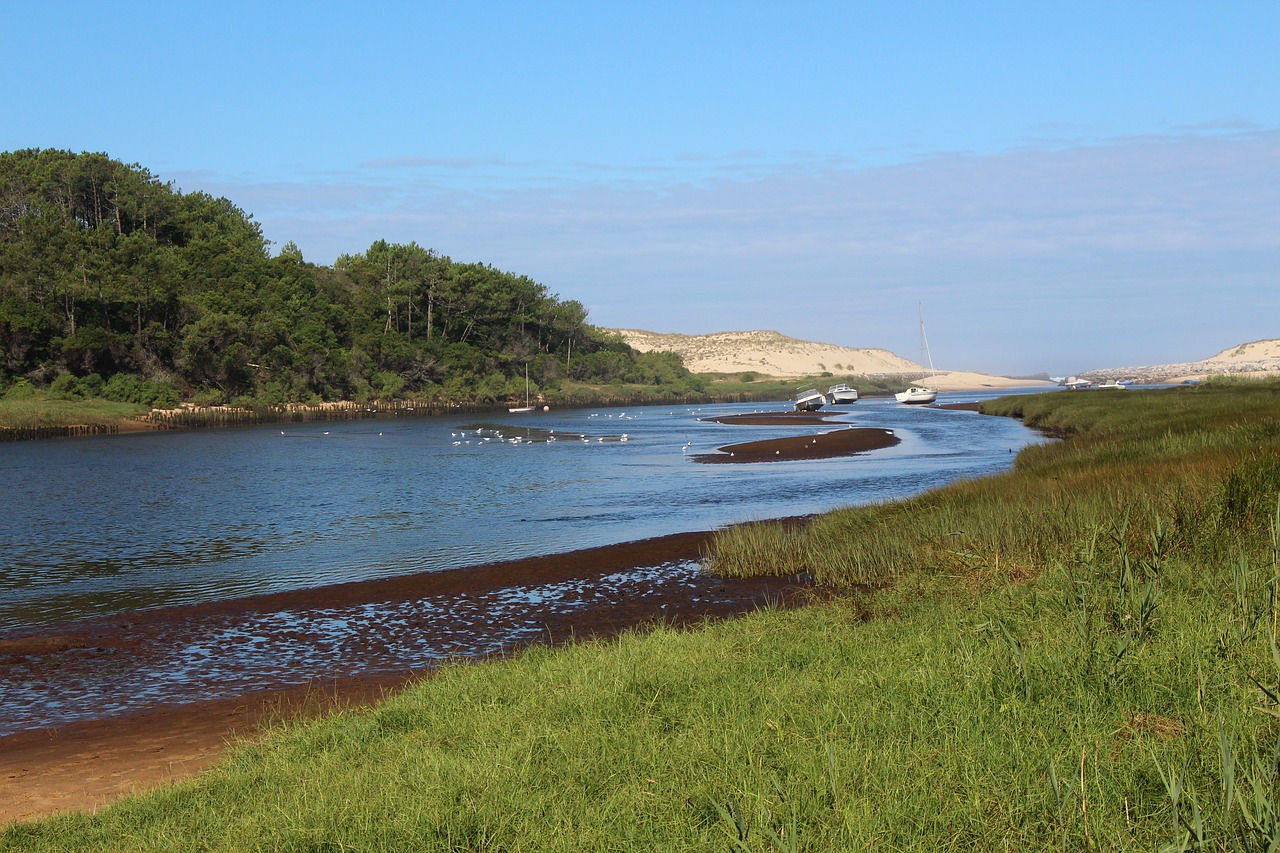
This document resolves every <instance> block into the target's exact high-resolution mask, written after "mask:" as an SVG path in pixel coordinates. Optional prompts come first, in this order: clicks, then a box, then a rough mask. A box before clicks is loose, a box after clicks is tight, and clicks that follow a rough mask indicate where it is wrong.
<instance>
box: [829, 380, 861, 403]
mask: <svg viewBox="0 0 1280 853" xmlns="http://www.w3.org/2000/svg"><path fill="white" fill-rule="evenodd" d="M827 400H828V402H830V403H831V405H833V406H835V405H838V404H840V403H856V402H858V389H857V388H850V387H849V386H848V385H846V384H845V383H843V382H841V383H840V384H839V385H832V386H831V387H830V388H828V389H827Z"/></svg>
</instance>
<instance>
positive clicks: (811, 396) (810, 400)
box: [791, 388, 827, 412]
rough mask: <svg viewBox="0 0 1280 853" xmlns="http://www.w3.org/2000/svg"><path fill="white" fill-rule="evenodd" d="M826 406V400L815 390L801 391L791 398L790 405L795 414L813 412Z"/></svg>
mask: <svg viewBox="0 0 1280 853" xmlns="http://www.w3.org/2000/svg"><path fill="white" fill-rule="evenodd" d="M826 404H827V398H826V397H825V396H824V395H823V393H822V392H821V391H819V390H818V389H817V388H810V389H809V390H808V391H801V392H800V393H799V394H797V395H795V396H794V397H792V398H791V405H792V406H794V407H795V410H796V411H797V412H814V411H817V410H818V409H821V408H822V407H823V406H825V405H826Z"/></svg>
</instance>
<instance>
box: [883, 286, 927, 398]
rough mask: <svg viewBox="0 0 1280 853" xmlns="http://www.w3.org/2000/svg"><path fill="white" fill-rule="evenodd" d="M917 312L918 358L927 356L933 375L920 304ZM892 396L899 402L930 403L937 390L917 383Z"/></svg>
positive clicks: (922, 310)
mask: <svg viewBox="0 0 1280 853" xmlns="http://www.w3.org/2000/svg"><path fill="white" fill-rule="evenodd" d="M918 313H919V315H920V360H921V361H924V359H925V357H926V356H928V359H929V376H933V374H934V372H935V371H934V369H933V353H931V352H929V339H928V338H926V337H925V335H924V306H920V307H919V308H918ZM893 397H894V399H895V400H897V401H898V402H899V403H906V404H908V405H919V404H921V403H932V402H933V401H934V400H937V399H938V392H937V390H935V389H933V388H930V387H929V386H927V385H925V384H923V383H921V384H919V385H912V386H911V387H910V388H908V389H907V390H905V391H899V392H898V393H897V394H894V395H893Z"/></svg>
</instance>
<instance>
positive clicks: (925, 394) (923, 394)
mask: <svg viewBox="0 0 1280 853" xmlns="http://www.w3.org/2000/svg"><path fill="white" fill-rule="evenodd" d="M893 396H894V399H896V400H897V401H898V402H899V403H906V404H908V405H918V404H921V403H932V402H934V401H935V400H937V399H938V392H937V391H935V390H934V389H933V388H926V387H925V386H923V385H912V386H911V387H910V388H908V389H907V390H905V391H899V392H898V393H897V394H894V395H893Z"/></svg>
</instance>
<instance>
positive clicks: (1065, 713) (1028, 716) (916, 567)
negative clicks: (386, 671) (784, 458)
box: [0, 388, 1280, 851]
mask: <svg viewBox="0 0 1280 853" xmlns="http://www.w3.org/2000/svg"><path fill="white" fill-rule="evenodd" d="M1201 390H1206V389H1197V390H1196V392H1195V393H1197V394H1198V393H1199V392H1200V391H1201ZM1208 390H1212V389H1208ZM1232 390H1234V389H1232ZM1129 393H1131V392H1125V394H1129ZM1215 393H1216V392H1215ZM1253 393H1254V391H1253V389H1252V388H1249V389H1246V390H1244V391H1243V392H1242V396H1244V397H1250V399H1248V400H1240V401H1237V402H1238V405H1236V404H1231V403H1229V402H1228V403H1222V402H1221V401H1211V402H1213V409H1212V410H1211V411H1208V412H1206V413H1205V415H1204V416H1205V418H1206V420H1207V421H1208V423H1206V425H1205V427H1204V429H1203V430H1201V429H1200V428H1199V427H1197V426H1196V418H1195V417H1192V416H1187V417H1185V418H1184V421H1183V426H1182V427H1179V428H1178V429H1177V430H1172V433H1173V434H1172V435H1166V433H1168V432H1170V430H1168V429H1166V426H1167V425H1168V423H1169V421H1170V420H1171V418H1161V417H1158V415H1159V413H1160V412H1161V411H1163V408H1162V407H1167V408H1168V409H1169V410H1170V411H1177V412H1181V410H1182V409H1183V408H1184V407H1185V406H1187V405H1190V403H1188V401H1187V398H1185V397H1183V396H1182V395H1181V394H1178V395H1172V394H1170V395H1168V396H1163V397H1155V398H1153V400H1152V401H1144V400H1140V399H1137V400H1135V402H1129V399H1130V398H1127V397H1126V398H1125V400H1124V401H1123V402H1120V403H1119V405H1120V406H1122V407H1123V406H1130V405H1134V406H1138V407H1142V408H1143V410H1144V415H1143V417H1134V416H1133V414H1132V413H1131V412H1125V411H1119V412H1118V413H1116V418H1117V419H1116V421H1115V423H1121V422H1127V423H1128V425H1127V426H1125V427H1124V428H1123V429H1121V428H1119V427H1108V426H1107V425H1106V424H1103V423H1096V422H1095V420H1096V419H1100V418H1106V417H1108V416H1109V414H1108V412H1106V411H1103V410H1098V409H1093V410H1089V411H1074V412H1073V411H1056V412H1048V414H1051V415H1052V417H1053V418H1055V419H1056V420H1057V421H1058V422H1059V423H1060V424H1063V429H1064V431H1065V432H1066V433H1068V434H1071V435H1073V436H1076V437H1073V438H1072V439H1071V440H1070V441H1067V442H1064V443H1061V444H1057V445H1054V446H1053V447H1051V448H1035V449H1034V450H1035V453H1034V454H1031V456H1032V457H1033V458H1032V459H1030V460H1028V459H1026V458H1020V459H1019V463H1018V465H1017V467H1016V468H1015V470H1014V471H1013V472H1010V473H1009V474H1007V475H1004V476H1002V477H997V478H993V479H991V480H984V481H979V482H972V483H963V484H958V485H956V486H954V487H952V488H949V489H945V490H942V491H941V492H935V493H930V494H928V495H924V496H921V497H919V498H917V499H915V500H912V501H907V502H903V503H900V504H892V505H879V506H873V507H867V508H863V509H858V510H848V511H842V512H839V513H833V514H831V515H828V516H823V517H821V518H819V519H817V520H815V521H814V523H812V524H810V525H808V526H807V527H805V528H802V529H788V528H786V527H785V526H783V525H772V524H760V525H752V526H750V528H749V529H748V530H745V531H741V532H739V531H734V532H727V533H726V534H725V537H723V538H724V540H725V541H726V542H729V543H730V550H732V549H734V548H736V549H737V552H736V553H737V556H736V559H737V560H738V564H737V565H738V567H739V568H740V569H741V570H743V571H744V572H745V571H747V570H749V569H750V567H751V565H752V563H753V562H754V564H755V566H756V570H757V571H759V570H766V571H767V570H775V569H777V570H783V571H786V572H790V571H792V570H794V569H795V567H796V566H797V565H800V564H801V561H804V564H806V565H812V566H813V567H814V568H816V569H817V570H819V571H822V572H824V573H825V577H826V579H827V581H828V582H831V583H840V584H844V585H846V586H847V587H848V588H849V589H851V590H853V592H852V593H851V594H849V595H845V596H840V597H836V598H834V599H830V600H823V601H821V602H818V603H814V604H812V605H811V606H809V607H806V608H803V609H799V610H783V609H766V610H763V611H760V612H757V613H755V614H752V615H750V616H748V617H744V618H742V619H737V620H733V621H729V622H723V623H716V624H710V625H707V626H704V627H702V628H700V629H697V630H677V629H675V628H671V627H658V628H656V629H653V630H649V631H645V632H633V633H629V634H626V635H623V636H622V637H619V638H616V639H613V640H610V641H607V642H606V641H601V642H591V643H583V644H580V645H575V646H570V647H566V648H560V649H554V650H553V649H548V648H532V649H529V650H528V651H526V652H525V653H523V654H521V655H519V656H517V657H516V658H515V659H514V660H511V661H507V662H502V663H497V664H483V665H458V666H453V667H450V668H447V669H445V670H444V671H442V672H441V673H440V675H439V677H436V678H433V679H430V680H427V681H424V682H423V683H421V684H420V685H418V686H416V687H415V688H413V689H411V690H408V691H406V692H404V693H402V694H400V695H397V696H395V697H394V698H392V699H390V700H388V701H387V702H385V703H383V704H382V705H381V706H379V707H378V708H376V709H374V710H371V711H363V712H355V711H351V712H344V713H341V714H337V715H334V716H332V717H329V718H326V719H321V720H310V721H304V722H299V723H296V724H291V725H284V726H281V727H280V728H279V729H277V730H275V731H273V732H271V733H270V735H269V736H268V737H266V738H264V739H263V740H261V741H260V742H257V743H253V744H245V745H243V746H241V747H240V748H239V749H237V750H236V751H235V753H234V754H233V755H232V756H231V757H230V758H229V759H227V760H226V761H224V762H223V763H222V764H221V765H220V766H219V767H218V768H217V769H215V770H213V771H211V772H209V773H207V774H206V775H204V776H202V777H200V778H198V779H196V780H193V781H189V782H186V783H183V784H181V785H177V786H174V787H171V788H167V789H165V790H162V791H158V792H154V793H151V794H147V795H145V796H140V797H136V798H133V799H130V800H127V801H124V802H122V803H120V804H118V805H116V806H114V807H112V808H109V809H105V810H103V811H102V812H100V813H98V814H96V815H79V816H72V817H65V818H59V819H55V820H49V821H44V822H41V823H39V824H34V825H30V826H21V827H15V828H12V829H9V830H8V831H7V832H5V833H3V834H0V847H5V848H6V849H7V848H13V849H18V850H28V849H31V850H65V849H80V850H92V849H106V850H115V849H143V850H147V849H153V850H169V849H209V850H321V849H334V850H337V849H345V850H410V849H412V850H538V851H542V850H548V851H560V850H564V851H568V850H574V851H580V850H672V849H678V850H707V851H712V850H714V851H725V850H738V851H772V850H817V851H827V850H857V849H868V848H870V849H889V850H931V851H932V850H974V849H983V850H987V849H1011V850H1027V849H1063V850H1117V849H1142V850H1163V849H1169V850H1182V849H1214V850H1256V849H1268V847H1270V846H1272V845H1273V843H1274V841H1275V839H1276V837H1277V833H1278V832H1280V829H1278V827H1280V818H1278V817H1277V812H1278V804H1280V790H1278V788H1280V779H1278V778H1277V766H1278V765H1280V638H1277V622H1278V618H1277V603H1276V602H1277V590H1278V588H1280V498H1278V496H1277V494H1275V493H1272V494H1270V495H1269V496H1268V495H1266V494H1265V492H1267V490H1269V489H1270V485H1271V482H1272V481H1271V479H1270V475H1269V474H1265V473H1258V474H1257V475H1256V476H1255V475H1254V473H1253V471H1254V470H1255V467H1251V466H1255V463H1256V462H1257V461H1258V460H1261V461H1262V462H1263V463H1264V465H1263V466H1262V468H1265V463H1266V461H1267V460H1269V459H1272V458H1273V457H1274V454H1275V453H1276V447H1275V444H1274V441H1272V442H1271V443H1270V444H1267V443H1266V442H1258V441H1257V440H1256V437H1257V435H1259V432H1258V431H1257V430H1256V429H1255V428H1256V427H1259V426H1260V425H1261V424H1262V423H1263V422H1262V420H1261V419H1263V418H1268V417H1269V418H1275V417H1276V414H1277V412H1276V410H1275V405H1276V404H1275V402H1274V400H1275V395H1273V396H1272V397H1271V398H1270V399H1271V400H1272V402H1270V403H1267V404H1265V405H1263V404H1260V403H1258V401H1257V400H1254V399H1252V397H1251V395H1252V394H1253ZM1052 396H1053V397H1055V398H1057V399H1058V400H1059V402H1060V403H1061V404H1062V405H1063V406H1065V407H1068V408H1069V407H1072V406H1077V405H1081V406H1094V405H1096V404H1095V402H1094V401H1090V400H1086V401H1084V402H1082V403H1075V402H1073V395H1068V394H1056V395H1052ZM1117 396H1118V395H1111V396H1110V397H1109V399H1117ZM1135 398H1136V395H1135ZM1195 399H1199V398H1195ZM1192 402H1194V400H1193V401H1192ZM1019 405H1024V406H1025V405H1030V406H1036V407H1039V406H1042V405H1044V404H1042V403H1041V402H1039V401H1023V402H1021V403H1019ZM1227 409H1233V410H1234V411H1235V413H1236V414H1235V420H1232V418H1231V416H1229V415H1228V414H1227ZM1046 411H1047V410H1046ZM1215 413H1216V414H1215ZM1251 419H1257V420H1254V421H1253V422H1252V424H1251ZM1144 423H1145V424H1147V426H1146V429H1147V432H1146V433H1143V431H1142V430H1143V428H1144V427H1143V424H1144ZM1235 426H1239V427H1240V428H1239V429H1233V427H1235ZM1220 433H1227V434H1228V437H1224V436H1223V435H1221V434H1220ZM1262 434H1265V429H1263V430H1262ZM1230 436H1235V437H1230ZM1241 436H1247V437H1248V438H1247V439H1241ZM1153 442H1154V443H1160V442H1163V443H1164V444H1163V445H1162V446H1164V447H1166V448H1168V447H1170V446H1178V447H1181V448H1182V450H1181V451H1179V452H1178V453H1177V454H1172V455H1170V456H1168V457H1167V458H1165V459H1164V460H1163V464H1162V460H1161V459H1160V457H1159V454H1157V453H1156V452H1155V450H1154V449H1153V447H1151V446H1148V444H1149V443H1153ZM1126 444H1136V446H1135V447H1131V448H1130V447H1125V446H1124V445H1126ZM1085 445H1088V446H1085ZM1100 459H1104V460H1106V461H1101V462H1100V461H1099V460H1100ZM1250 460H1253V461H1250ZM1262 468H1257V469H1256V470H1258V471H1261V470H1262ZM1232 471H1235V472H1237V473H1236V476H1235V479H1234V480H1233V479H1232V477H1233V475H1232V473H1231V472H1232ZM734 537H740V538H737V539H735V538H734ZM819 544H820V545H822V546H824V549H825V551H827V552H829V554H828V555H827V556H824V557H821V558H817V557H813V556H812V553H813V551H814V550H815V549H814V548H813V547H811V546H814V545H819ZM723 559H725V557H723V556H721V555H719V554H717V556H716V561H717V564H718V565H723V564H722V563H720V562H719V561H721V560H723Z"/></svg>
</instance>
